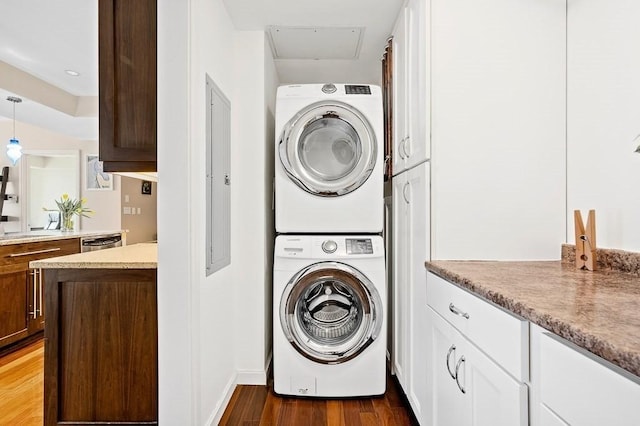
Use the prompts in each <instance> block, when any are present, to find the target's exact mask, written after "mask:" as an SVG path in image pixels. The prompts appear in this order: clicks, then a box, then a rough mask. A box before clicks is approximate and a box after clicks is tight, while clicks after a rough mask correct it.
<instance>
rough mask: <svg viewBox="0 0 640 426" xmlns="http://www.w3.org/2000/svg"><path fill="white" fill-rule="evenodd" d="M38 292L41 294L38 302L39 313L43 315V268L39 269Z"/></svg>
mask: <svg viewBox="0 0 640 426" xmlns="http://www.w3.org/2000/svg"><path fill="white" fill-rule="evenodd" d="M38 294H39V295H40V296H39V298H40V301H39V302H38V306H39V307H40V309H38V314H39V315H42V269H38Z"/></svg>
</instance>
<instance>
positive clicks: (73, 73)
mask: <svg viewBox="0 0 640 426" xmlns="http://www.w3.org/2000/svg"><path fill="white" fill-rule="evenodd" d="M64 72H66V73H67V74H69V75H70V76H73V77H77V76H79V75H80V73H79V72H78V71H74V70H64Z"/></svg>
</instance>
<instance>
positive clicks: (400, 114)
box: [392, 0, 430, 175]
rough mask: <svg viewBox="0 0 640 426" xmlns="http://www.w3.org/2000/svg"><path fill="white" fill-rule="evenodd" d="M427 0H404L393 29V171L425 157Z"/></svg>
mask: <svg viewBox="0 0 640 426" xmlns="http://www.w3.org/2000/svg"><path fill="white" fill-rule="evenodd" d="M428 11H429V8H428V0H408V1H407V3H406V5H405V6H404V7H403V9H402V10H401V11H400V15H399V16H398V20H397V22H396V26H395V29H394V32H393V94H394V99H393V155H392V159H393V162H392V167H393V175H397V174H399V173H402V172H403V171H404V170H407V169H410V168H411V167H413V166H415V165H417V164H419V163H421V162H423V161H425V160H426V159H428V158H429V131H428V129H429V120H430V118H429V111H428V106H429V90H430V88H429V84H428V81H429V79H428V73H429V51H428V45H427V43H428V37H427V34H428V29H429V15H428Z"/></svg>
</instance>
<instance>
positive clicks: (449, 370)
mask: <svg viewBox="0 0 640 426" xmlns="http://www.w3.org/2000/svg"><path fill="white" fill-rule="evenodd" d="M455 350H456V345H451V347H450V348H449V351H448V352H447V371H448V372H449V375H450V376H451V378H452V379H455V378H456V376H455V374H453V373H452V372H451V368H449V357H450V356H451V353H452V352H455Z"/></svg>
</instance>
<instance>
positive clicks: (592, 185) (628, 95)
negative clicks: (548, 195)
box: [567, 0, 640, 251]
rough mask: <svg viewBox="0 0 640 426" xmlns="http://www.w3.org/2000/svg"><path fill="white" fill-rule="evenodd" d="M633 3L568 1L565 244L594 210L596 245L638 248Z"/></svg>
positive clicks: (639, 73)
mask: <svg viewBox="0 0 640 426" xmlns="http://www.w3.org/2000/svg"><path fill="white" fill-rule="evenodd" d="M639 23H640V2H638V1H637V0H590V1H588V2H585V1H578V0H569V1H568V92H567V93H568V97H567V106H568V116H567V144H568V164H567V180H568V209H567V222H568V227H567V241H568V242H570V243H574V242H575V237H574V221H573V211H574V210H575V209H580V210H582V215H583V218H584V220H585V221H586V215H587V211H588V210H589V209H595V210H596V234H597V241H596V244H597V245H598V246H599V247H607V248H616V249H624V250H631V251H640V220H639V219H638V217H639V215H638V213H639V212H640V191H639V190H638V182H640V154H636V153H634V152H633V151H634V150H635V149H636V147H637V146H638V145H639V144H640V139H638V140H636V141H635V142H634V141H633V139H634V138H635V137H636V136H638V134H640V55H639V54H638V49H639V45H640V25H639Z"/></svg>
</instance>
